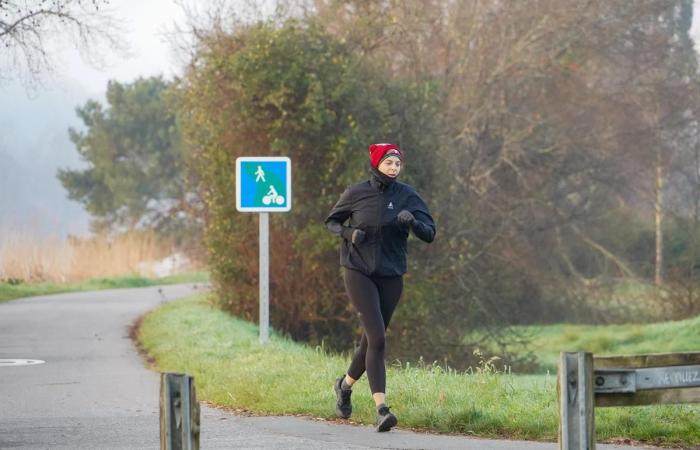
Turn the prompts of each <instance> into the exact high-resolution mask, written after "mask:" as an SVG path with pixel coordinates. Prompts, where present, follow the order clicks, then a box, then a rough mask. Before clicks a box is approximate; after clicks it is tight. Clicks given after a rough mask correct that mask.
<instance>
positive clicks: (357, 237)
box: [351, 228, 366, 245]
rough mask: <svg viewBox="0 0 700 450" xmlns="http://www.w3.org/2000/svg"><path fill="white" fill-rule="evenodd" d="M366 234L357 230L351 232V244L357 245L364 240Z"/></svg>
mask: <svg viewBox="0 0 700 450" xmlns="http://www.w3.org/2000/svg"><path fill="white" fill-rule="evenodd" d="M365 235H366V233H365V232H364V231H362V230H360V229H359V228H357V229H355V230H353V231H352V239H351V241H352V243H353V244H355V245H357V244H359V243H361V242H363V241H364V240H365Z"/></svg>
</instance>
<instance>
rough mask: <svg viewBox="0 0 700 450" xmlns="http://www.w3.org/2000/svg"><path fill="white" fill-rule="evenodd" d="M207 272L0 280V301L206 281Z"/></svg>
mask: <svg viewBox="0 0 700 450" xmlns="http://www.w3.org/2000/svg"><path fill="white" fill-rule="evenodd" d="M208 279H209V273H208V272H189V273H183V274H178V275H172V276H169V277H163V278H144V277H141V276H123V277H111V278H95V279H92V280H88V281H84V282H81V283H20V284H11V283H8V282H0V303H1V302H3V301H8V300H14V299H17V298H21V297H32V296H35V295H48V294H58V293H61V292H76V291H94V290H99V289H116V288H128V287H145V286H156V285H161V284H175V283H189V282H206V281H207V280H208Z"/></svg>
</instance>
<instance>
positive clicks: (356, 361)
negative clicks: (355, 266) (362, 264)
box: [345, 269, 403, 398]
mask: <svg viewBox="0 0 700 450" xmlns="http://www.w3.org/2000/svg"><path fill="white" fill-rule="evenodd" d="M348 272H355V273H350V274H349V275H348ZM357 275H359V276H360V277H362V278H364V280H362V282H359V283H358V282H357V280H356V278H358V277H357ZM345 280H346V289H347V290H348V293H349V294H350V292H351V289H353V291H355V290H360V291H361V290H363V289H364V290H365V291H367V292H371V295H370V294H366V295H365V296H364V297H362V294H363V292H359V293H358V294H356V295H353V294H350V297H351V301H352V302H353V305H355V308H356V309H357V310H358V311H359V312H360V319H361V320H362V322H363V326H364V325H365V323H364V317H366V316H367V314H365V313H363V311H362V310H361V309H360V308H358V305H357V304H355V300H353V296H355V297H358V298H360V301H363V300H362V298H365V299H366V298H371V299H372V305H373V306H375V305H377V304H378V306H379V314H380V315H381V322H382V325H383V330H382V333H378V332H376V333H375V349H377V350H379V349H381V355H376V356H372V355H371V354H370V355H369V356H368V355H367V350H368V347H369V345H368V344H369V343H370V342H369V341H370V340H368V336H367V327H366V326H365V333H363V334H362V338H361V339H360V347H359V348H358V350H357V351H356V352H355V355H354V356H353V359H352V362H351V363H350V368H349V369H348V374H347V376H346V378H345V380H346V383H347V384H350V385H352V384H353V383H354V382H355V381H356V380H357V379H359V378H360V377H361V376H362V374H363V373H364V372H365V369H366V366H368V361H369V360H371V359H372V358H374V359H373V361H376V358H377V357H378V356H381V360H380V364H377V365H381V370H379V371H378V372H379V377H378V378H380V379H381V381H379V382H378V383H377V385H376V386H375V387H377V388H379V387H380V386H381V390H377V391H375V389H374V388H372V386H373V385H372V383H371V382H370V388H372V392H373V393H375V392H380V393H382V394H383V393H384V386H385V384H386V369H385V366H384V336H385V335H384V330H386V329H387V328H388V326H389V321H390V320H391V316H392V314H393V312H394V310H395V309H396V305H397V304H398V302H399V299H400V297H401V292H402V290H403V277H400V276H398V277H372V278H369V277H367V276H366V275H364V274H362V273H360V272H356V271H351V270H349V269H346V277H345ZM366 280H369V281H371V282H372V285H373V286H372V285H368V284H367V283H366ZM353 282H354V284H353ZM348 283H350V284H352V286H350V287H348ZM375 290H376V294H377V296H378V297H375V296H374V291H375ZM365 303H366V301H365ZM364 306H365V305H364V303H363V307H364ZM370 311H371V314H370V315H374V317H376V314H377V311H376V308H371V309H370ZM369 365H372V363H369ZM368 378H370V374H369V370H368ZM382 398H383V395H382Z"/></svg>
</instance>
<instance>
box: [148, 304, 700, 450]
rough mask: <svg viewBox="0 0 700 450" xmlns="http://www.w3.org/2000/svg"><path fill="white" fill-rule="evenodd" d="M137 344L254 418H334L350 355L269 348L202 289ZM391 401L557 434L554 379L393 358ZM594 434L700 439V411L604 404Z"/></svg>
mask: <svg viewBox="0 0 700 450" xmlns="http://www.w3.org/2000/svg"><path fill="white" fill-rule="evenodd" d="M138 336H139V343H140V345H141V346H142V348H143V349H144V350H145V351H146V352H147V353H148V355H149V356H150V357H151V358H153V360H155V361H156V362H155V365H156V368H157V369H158V370H160V371H164V372H170V371H173V372H187V373H189V374H191V375H193V376H194V377H195V379H196V384H197V393H198V396H199V398H200V399H202V400H205V401H208V402H211V403H213V404H216V405H220V406H225V407H230V408H237V409H245V410H248V411H251V412H254V413H257V414H301V415H308V416H312V417H320V418H325V419H335V415H334V403H335V395H334V394H333V391H332V383H333V380H334V379H335V378H336V377H338V376H339V375H340V374H342V373H344V371H345V369H346V368H347V365H348V362H349V359H348V357H347V356H342V355H334V354H330V353H328V352H326V351H325V350H324V349H323V348H320V347H317V348H311V347H308V346H304V345H301V344H298V343H295V342H293V341H291V340H288V339H285V338H283V337H280V336H278V335H276V334H274V333H273V334H272V336H271V340H270V343H269V344H268V345H267V346H265V347H263V346H261V345H260V344H259V342H258V329H257V326H255V325H253V324H251V323H249V322H245V321H242V320H240V319H237V318H234V317H231V316H229V315H228V314H226V313H224V312H222V311H219V310H217V309H215V308H214V307H212V306H211V305H210V304H209V303H208V301H207V297H206V295H197V296H193V297H190V298H187V299H184V300H180V301H177V302H173V303H169V304H166V305H164V306H162V307H160V308H158V309H157V310H155V311H153V312H151V313H149V314H148V315H147V316H146V317H145V318H144V320H143V322H142V323H141V327H140V330H139V333H138ZM387 378H388V382H389V383H388V384H389V389H388V403H389V405H390V406H392V411H393V412H395V413H396V415H397V417H398V418H399V421H400V426H401V427H404V428H414V429H422V430H431V431H437V432H445V433H460V434H468V435H477V436H482V437H489V438H511V439H530V440H545V441H554V440H556V434H557V423H558V416H557V399H556V377H555V376H554V375H515V374H511V373H502V372H497V371H495V370H494V369H493V367H492V366H490V365H489V364H483V365H482V366H481V367H479V368H477V369H475V370H472V371H469V372H466V373H465V372H460V373H458V372H456V371H454V370H451V369H449V368H448V369H445V368H443V367H440V366H437V365H427V366H425V365H424V366H420V367H415V366H412V365H408V364H399V363H398V362H395V363H393V364H390V365H389V367H388V368H387ZM354 392H355V395H354V396H353V411H354V412H353V419H352V421H353V422H355V423H363V424H370V423H372V422H373V420H374V407H373V402H372V400H371V396H370V392H369V386H368V385H367V380H366V377H363V378H362V379H361V380H360V381H358V383H357V384H356V385H355V388H354ZM595 420H596V427H597V436H598V440H603V441H615V442H618V441H619V440H620V439H632V440H638V441H643V442H647V443H650V444H656V445H664V446H689V445H698V444H700V427H698V425H697V424H698V423H699V422H700V407H698V406H696V405H671V406H653V407H636V408H599V409H598V410H597V411H596V419H595Z"/></svg>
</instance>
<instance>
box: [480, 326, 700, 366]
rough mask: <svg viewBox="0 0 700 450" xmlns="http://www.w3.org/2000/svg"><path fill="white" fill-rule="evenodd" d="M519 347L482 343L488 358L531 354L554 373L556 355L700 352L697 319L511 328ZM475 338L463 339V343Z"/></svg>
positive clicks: (699, 333) (699, 331)
mask: <svg viewBox="0 0 700 450" xmlns="http://www.w3.org/2000/svg"><path fill="white" fill-rule="evenodd" d="M512 331H513V332H514V333H515V334H517V335H518V336H524V337H525V338H526V339H524V340H523V341H522V342H521V343H513V344H509V345H506V346H505V347H502V348H499V347H496V346H495V345H489V344H488V343H486V345H484V348H483V350H484V351H485V353H488V354H495V355H498V354H502V353H501V352H503V351H504V350H505V351H506V352H507V353H510V354H517V355H525V354H528V353H530V354H532V355H533V356H534V357H535V358H536V360H537V364H538V366H539V367H540V369H541V370H542V371H543V372H544V371H550V372H555V371H556V370H557V363H558V360H559V352H560V351H570V352H579V351H586V352H592V353H593V354H595V355H596V356H605V355H634V354H644V353H667V352H691V351H698V350H699V349H700V316H698V317H693V318H690V319H686V320H678V321H670V322H659V323H651V324H625V325H571V324H557V325H544V326H527V327H513V329H512ZM470 340H471V341H472V342H475V341H478V340H479V336H476V335H473V336H467V338H466V341H470Z"/></svg>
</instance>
